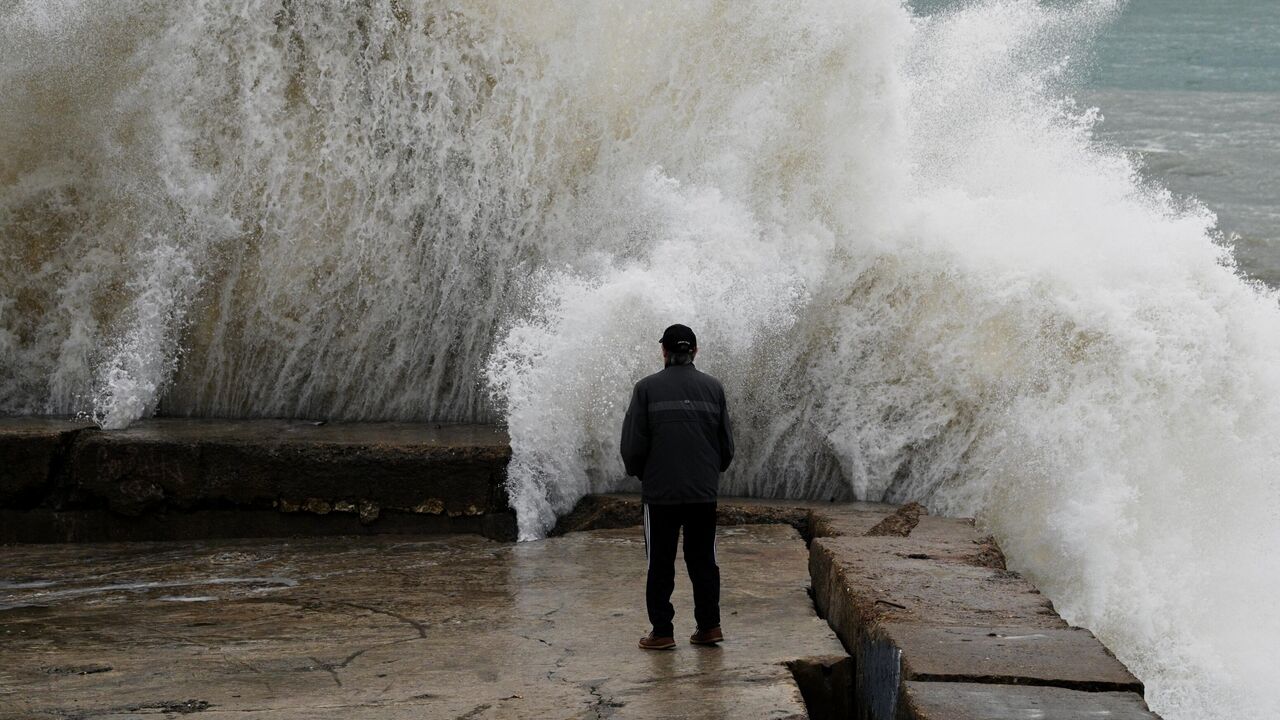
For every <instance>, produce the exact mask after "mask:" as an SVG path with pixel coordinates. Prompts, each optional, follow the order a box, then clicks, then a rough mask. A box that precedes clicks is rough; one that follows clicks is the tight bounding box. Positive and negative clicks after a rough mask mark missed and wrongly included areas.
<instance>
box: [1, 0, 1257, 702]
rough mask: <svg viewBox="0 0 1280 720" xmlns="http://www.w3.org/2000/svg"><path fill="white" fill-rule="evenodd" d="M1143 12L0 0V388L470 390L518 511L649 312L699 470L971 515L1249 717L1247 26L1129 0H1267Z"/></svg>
mask: <svg viewBox="0 0 1280 720" xmlns="http://www.w3.org/2000/svg"><path fill="white" fill-rule="evenodd" d="M1153 5H1159V3H1153V4H1147V8H1150V7H1152V6H1153ZM1143 6H1144V3H1143V0H1134V2H1133V3H1131V4H1129V5H1126V4H1124V3H1121V2H1118V1H1115V0H1079V1H1075V2H1066V1H1060V2H1052V3H1048V2H1046V3H1039V2H1035V1H1034V0H986V1H976V2H974V1H971V2H965V3H961V4H948V5H945V6H944V5H940V4H934V5H932V6H929V7H924V6H922V5H921V6H915V7H908V6H904V5H903V4H901V3H899V2H897V0H804V1H803V2H777V1H776V0H740V1H735V2H725V1H723V0H701V1H694V2H689V1H683V2H658V1H655V2H652V3H643V4H641V3H634V2H625V1H622V0H619V1H616V2H614V1H606V0H581V1H580V2H556V3H551V2H547V3H490V2H481V1H479V0H434V1H428V0H395V1H394V2H388V3H362V2H361V3H354V2H353V3H305V2H279V1H278V0H274V1H273V0H248V1H246V2H241V3H235V4H229V3H225V2H220V1H215V0H181V1H180V2H170V1H162V0H140V1H139V2H135V3H128V4H125V5H121V4H120V3H117V2H112V1H110V0H8V1H7V2H0V97H2V98H4V102H2V103H0V252H2V253H3V263H2V264H0V412H4V413H6V414H14V413H17V414H24V413H49V412H57V413H65V412H81V413H85V414H88V415H91V416H93V417H94V418H96V419H97V420H98V421H99V422H100V423H101V424H102V426H103V427H105V428H119V427H125V426H127V425H128V424H129V423H131V422H133V421H135V420H137V419H138V418H141V417H146V416H148V415H150V414H152V413H157V412H159V413H163V414H169V415H219V416H246V417H253V416H279V415H285V416H293V417H316V418H330V419H352V420H361V419H362V420H379V419H419V420H426V419H431V420H467V421H486V422H490V421H498V422H505V423H506V424H507V425H508V427H509V429H510V432H511V437H512V444H513V451H514V456H513V460H512V465H511V468H510V490H511V496H512V502H513V505H514V506H515V508H516V510H517V512H518V515H519V522H520V528H521V534H522V536H523V537H524V538H525V539H536V538H538V537H540V536H541V535H542V534H543V533H545V531H546V530H547V528H548V527H549V526H550V524H551V523H552V522H553V521H554V518H555V516H556V514H557V513H561V512H564V511H566V510H567V509H568V508H570V507H571V506H572V505H573V503H574V502H575V501H576V500H577V499H578V498H580V497H581V496H582V495H583V494H584V493H587V492H591V491H600V490H610V489H618V488H626V487H634V486H633V485H629V484H628V483H627V481H624V480H622V479H621V464H620V461H619V459H618V457H617V446H616V443H617V433H618V428H619V424H620V421H621V416H622V413H623V411H624V409H625V408H624V405H625V402H626V399H627V396H628V395H627V393H628V390H629V388H630V385H631V383H632V382H634V381H635V380H636V379H637V378H638V377H640V376H642V375H643V374H645V373H648V372H651V371H652V370H654V369H655V365H656V364H657V363H656V358H655V354H656V353H655V345H656V338H657V334H658V333H659V332H660V330H661V328H662V327H664V326H665V325H667V324H669V323H670V322H673V321H681V322H685V323H687V324H690V325H692V326H693V327H695V328H696V329H697V330H698V331H699V337H700V339H701V341H702V345H703V351H702V355H701V357H700V360H699V364H700V366H702V367H704V369H706V370H708V371H710V372H712V373H714V374H716V375H718V376H720V377H721V378H722V379H723V380H724V381H725V385H726V389H727V392H728V394H729V398H730V403H731V407H732V408H734V414H735V421H736V425H737V429H738V433H739V443H740V447H742V448H743V453H742V456H741V457H740V458H739V459H738V461H737V462H736V463H735V465H734V467H733V468H732V469H731V471H730V472H729V473H728V474H727V475H726V476H725V478H724V481H723V489H724V490H725V491H726V492H729V493H749V494H756V495H764V496H779V497H781V496H790V497H818V498H829V497H834V498H866V499H872V500H888V501H905V500H908V499H916V500H920V501H922V502H925V503H926V504H927V505H929V507H930V508H931V509H933V510H934V511H937V512H945V513H952V514H963V515H974V516H976V517H977V518H978V519H979V520H980V521H981V522H982V523H983V524H984V525H985V526H987V527H989V528H990V529H991V531H992V532H994V533H995V534H996V535H997V536H998V537H999V539H1000V541H1001V544H1002V546H1003V547H1004V548H1005V549H1006V551H1007V554H1008V556H1009V558H1010V561H1011V563H1012V564H1013V566H1014V567H1015V568H1016V569H1018V570H1020V571H1023V572H1025V573H1027V574H1028V575H1029V576H1030V577H1032V578H1033V579H1034V581H1035V582H1036V583H1037V584H1038V585H1039V586H1040V587H1042V588H1043V589H1044V590H1045V591H1046V592H1047V593H1048V594H1049V596H1050V597H1051V598H1052V599H1053V600H1054V602H1055V604H1056V605H1057V607H1058V608H1059V609H1060V610H1061V611H1062V613H1063V614H1064V616H1065V617H1067V619H1069V620H1070V621H1072V622H1074V623H1077V624H1079V625H1083V626H1085V627H1089V628H1091V629H1092V630H1094V631H1095V632H1096V633H1097V634H1098V635H1099V636H1100V637H1102V638H1103V639H1104V640H1105V641H1106V642H1107V644H1108V645H1109V646H1110V647H1112V648H1113V649H1114V650H1115V651H1116V653H1117V655H1118V656H1119V657H1120V658H1121V659H1122V660H1123V661H1124V662H1126V663H1127V664H1128V665H1129V666H1130V667H1131V668H1133V670H1134V672H1135V673H1136V674H1137V675H1138V676H1139V677H1140V678H1142V680H1143V681H1144V682H1145V683H1146V686H1147V688H1148V697H1149V700H1150V702H1151V704H1152V706H1153V707H1154V708H1155V709H1156V710H1157V711H1158V712H1160V713H1162V714H1163V715H1164V716H1165V717H1166V718H1170V719H1171V720H1192V719H1195V720H1201V719H1205V718H1224V719H1225V718H1273V717H1277V716H1280V687H1277V685H1276V683H1275V682H1274V672H1275V668H1276V667H1277V666H1278V665H1280V655H1278V654H1277V650H1276V648H1277V646H1278V645H1280V600H1278V598H1280V574H1277V572H1276V570H1277V565H1276V561H1275V558H1276V557H1277V556H1280V483H1277V481H1276V478H1277V477H1278V476H1280V442H1278V440H1280V363H1277V361H1276V360H1277V358H1280V308H1278V307H1277V295H1276V294H1275V292H1274V291H1272V290H1270V289H1268V287H1267V286H1266V284H1265V283H1260V282H1257V281H1255V280H1252V279H1250V278H1263V279H1268V278H1270V277H1272V276H1271V275H1268V273H1274V263H1273V262H1271V261H1269V258H1274V254H1273V253H1271V252H1270V247H1271V243H1272V239H1273V238H1275V236H1276V233H1275V230H1274V224H1268V223H1267V221H1266V218H1267V217H1273V210H1270V209H1268V205H1267V203H1268V202H1269V200H1268V198H1271V199H1274V194H1273V193H1269V192H1268V191H1267V189H1266V188H1267V185H1266V183H1268V182H1272V181H1274V174H1270V173H1268V172H1267V171H1266V170H1265V168H1264V166H1265V165H1266V164H1267V153H1268V152H1274V145H1273V144H1271V143H1270V142H1269V141H1267V140H1266V138H1268V137H1270V135H1269V134H1268V133H1272V132H1274V128H1273V127H1271V124H1270V123H1269V121H1268V118H1269V117H1272V116H1273V115H1272V114H1271V113H1270V111H1269V110H1268V107H1269V106H1268V105H1267V103H1268V102H1270V98H1271V97H1272V95H1271V94H1272V93H1274V91H1275V88H1274V87H1272V86H1269V85H1267V83H1269V82H1271V81H1269V80H1266V79H1265V77H1266V72H1265V71H1263V70H1258V71H1257V73H1253V69H1255V65H1259V66H1268V67H1269V65H1267V63H1268V62H1269V61H1267V60H1266V58H1267V57H1272V56H1269V55H1268V54H1267V53H1268V51H1269V49H1270V48H1272V47H1273V46H1272V45H1268V41H1266V40H1265V36H1264V39H1263V40H1257V39H1256V38H1255V39H1254V40H1250V41H1249V42H1252V43H1254V44H1253V45H1248V44H1247V43H1246V45H1245V47H1247V48H1253V50H1248V51H1242V53H1241V54H1243V55H1247V56H1248V58H1247V59H1245V58H1242V57H1241V54H1237V55H1233V54H1232V53H1231V52H1230V51H1228V50H1227V49H1225V48H1226V47H1228V46H1230V43H1231V42H1235V41H1234V40H1230V41H1223V40H1218V41H1212V40H1203V41H1201V40H1200V38H1201V35H1200V34H1199V33H1198V32H1197V31H1193V30H1188V29H1186V27H1182V26H1177V24H1176V23H1175V24H1174V25H1175V26H1176V27H1174V29H1173V30H1169V29H1166V30H1163V31H1156V30H1150V31H1148V30H1147V29H1144V28H1148V29H1149V28H1152V27H1155V26H1160V25H1161V23H1164V22H1165V21H1166V20H1168V18H1171V17H1173V16H1175V15H1177V14H1178V13H1177V12H1175V11H1176V10H1178V9H1179V8H1181V10H1182V11H1185V12H1186V13H1187V17H1188V18H1189V20H1188V22H1189V23H1190V24H1191V25H1197V24H1199V25H1202V26H1211V27H1215V28H1219V29H1220V30H1222V32H1224V33H1227V34H1228V35H1230V33H1231V32H1232V29H1233V28H1234V30H1235V31H1239V32H1243V34H1244V35H1245V36H1248V37H1255V36H1254V35H1253V33H1255V31H1260V30H1265V28H1266V27H1268V25H1267V13H1268V11H1269V10H1270V8H1271V5H1270V4H1267V3H1256V2H1255V3H1254V4H1244V3H1241V4H1240V5H1239V7H1241V8H1252V9H1253V10H1252V12H1254V15H1249V16H1248V18H1251V19H1249V20H1248V22H1247V23H1246V22H1244V21H1241V23H1239V24H1236V25H1233V24H1232V22H1231V21H1230V20H1228V19H1224V18H1226V17H1227V16H1232V15H1234V14H1235V13H1234V12H1232V11H1228V10H1221V11H1218V12H1217V13H1216V14H1214V13H1208V16H1206V17H1201V15H1206V13H1200V12H1199V11H1197V10H1196V8H1197V7H1198V6H1196V5H1192V4H1190V3H1186V4H1182V5H1178V6H1176V7H1175V6H1172V5H1170V6H1169V8H1170V9H1168V10H1167V11H1166V12H1161V11H1159V10H1158V9H1157V10H1149V9H1144V7H1143ZM1205 7H1213V8H1227V7H1236V5H1234V4H1232V3H1217V4H1214V3H1205ZM1188 8H1189V9H1188ZM1152 13H1154V14H1152ZM1246 15H1247V14H1246V13H1244V11H1243V10H1242V11H1241V17H1245V16H1246ZM1143 18H1146V20H1145V21H1144V20H1143ZM1197 18H1199V19H1197ZM1144 22H1145V23H1146V24H1144ZM1153 23H1154V25H1153ZM1271 27H1274V25H1272V26H1271ZM1224 28H1225V29H1224ZM1161 32H1163V33H1165V34H1166V37H1164V38H1163V39H1162V38H1160V37H1156V36H1159V35H1160V33H1161ZM1144 33H1147V34H1146V35H1144ZM1170 33H1172V34H1170ZM1178 33H1182V35H1178ZM1210 34H1212V33H1210ZM1233 37H1234V36H1233ZM1126 38H1128V39H1126ZM1188 38H1195V39H1196V40H1197V42H1200V43H1201V44H1200V45H1198V46H1196V47H1200V48H1201V50H1200V51H1198V52H1197V53H1193V55H1192V57H1194V58H1200V60H1199V61H1198V64H1196V65H1195V67H1196V68H1198V69H1197V70H1196V72H1194V73H1192V74H1191V75H1187V74H1186V73H1185V72H1183V74H1182V75H1181V77H1183V78H1184V79H1183V80H1177V79H1176V78H1175V76H1177V75H1178V73H1177V72H1175V70H1176V68H1174V67H1173V65H1174V63H1173V61H1172V60H1167V59H1166V60H1162V61H1153V60H1152V58H1153V54H1154V53H1156V50H1158V49H1160V48H1164V49H1165V50H1166V51H1167V52H1169V53H1173V54H1174V55H1173V57H1178V56H1177V53H1179V52H1183V51H1185V50H1187V48H1189V47H1191V46H1190V45H1188V43H1189V42H1191V41H1190V40H1189V39H1188ZM1241 42H1243V41H1241ZM1142 43H1147V44H1148V45H1147V47H1148V49H1147V50H1142V49H1141V48H1142V47H1143V45H1142ZM1224 43H1226V44H1224ZM1165 57H1166V58H1167V57H1170V56H1168V55H1166V56H1165ZM1224 58H1225V59H1224ZM1232 63H1236V65H1232ZM1142 67H1148V71H1146V74H1145V75H1144V72H1143V71H1142V70H1141V68H1142ZM1233 67H1234V68H1236V69H1235V70H1233V69H1232V68H1233ZM1240 68H1247V69H1249V72H1244V71H1242V70H1240ZM1184 70H1185V69H1184ZM1161 73H1164V74H1161ZM1214 73H1221V74H1223V76H1231V77H1235V76H1236V75H1249V77H1252V78H1253V79H1251V80H1249V81H1248V82H1245V80H1243V79H1241V80H1239V82H1240V83H1241V84H1239V85H1235V84H1230V83H1222V84H1214V83H1208V84H1207V85H1206V84H1205V83H1206V82H1207V80H1208V79H1212V77H1214V76H1215V75H1214ZM1187 77H1190V78H1191V79H1190V80H1187V79H1186V78H1187ZM1171 78H1173V79H1171ZM1259 78H1262V79H1259ZM1232 82H1236V81H1234V80H1233V81H1232ZM1189 83H1190V84H1189ZM1196 83H1200V84H1196ZM1250 83H1252V84H1250ZM1196 118H1203V119H1204V120H1203V122H1204V123H1206V124H1207V126H1205V127H1202V126H1201V125H1200V122H1201V121H1199V120H1196ZM1224 118H1226V119H1225V120H1224ZM1223 123H1226V124H1223ZM1249 138H1254V140H1249ZM1259 138H1260V139H1261V140H1258V139H1259ZM1250 143H1253V144H1250ZM1224 148H1230V152H1227V151H1226V150H1224ZM1249 178H1252V179H1249ZM1237 190H1242V191H1241V192H1237ZM1237 236H1238V237H1237ZM1236 248H1239V252H1236V251H1235V249H1236ZM1269 262H1271V264H1269Z"/></svg>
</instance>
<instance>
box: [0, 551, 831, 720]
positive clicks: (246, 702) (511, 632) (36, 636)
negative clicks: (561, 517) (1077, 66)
mask: <svg viewBox="0 0 1280 720" xmlns="http://www.w3.org/2000/svg"><path fill="white" fill-rule="evenodd" d="M721 532H722V534H721V537H720V540H719V551H720V562H721V565H722V569H723V574H724V578H725V590H724V618H725V630H726V633H727V634H728V636H729V638H730V640H729V642H728V643H726V644H725V645H724V646H723V647H721V648H696V647H693V646H691V645H688V644H687V642H684V640H685V637H683V636H682V637H680V638H678V639H679V640H681V645H680V647H679V648H678V650H677V651H675V652H668V653H645V652H643V651H640V650H638V649H636V647H635V642H636V639H637V638H638V637H639V636H640V635H641V634H643V632H645V631H646V630H647V627H646V621H645V615H644V607H643V585H644V568H645V560H644V545H643V538H642V537H641V535H640V532H639V530H638V529H624V530H602V531H594V532H586V533H573V534H570V535H568V536H565V537H561V538H554V539H550V540H546V541H542V542H537V543H524V544H519V545H511V544H502V543H496V542H492V541H489V540H486V539H484V538H480V537H477V536H472V535H456V536H432V537H420V538H410V539H406V538H402V537H401V538H392V537H385V536H384V537H360V538H323V539H305V540H289V541H282V540H276V541H261V540H254V541H234V540H232V541H217V542H184V543H130V544H95V545H59V546H13V547H7V548H3V550H0V717H2V718H18V717H22V718H29V717H47V718H66V717H82V718H89V717H93V718H99V717H132V716H136V715H138V714H142V713H161V712H167V713H192V712H199V713H200V716H201V717H213V716H218V715H226V716H228V717H230V714H231V713H233V712H234V713H235V714H236V717H282V718H283V717H297V718H361V717H378V718H399V717H405V718H409V717H413V718H437V717H438V718H456V717H468V718H518V717H524V718H530V717H539V718H543V717H545V718H577V717H582V718H596V717H617V718H622V717H652V716H661V715H675V716H680V717H698V718H720V717H788V716H792V715H796V714H802V713H803V706H802V703H801V701H800V698H799V696H798V694H797V692H796V686H795V684H794V681H793V680H792V679H791V675H790V672H789V671H788V670H787V669H786V667H784V665H783V663H784V662H786V661H788V660H792V659H795V658H798V657H803V656H811V655H824V654H837V653H840V652H841V651H842V650H841V647H840V644H839V642H838V641H837V640H836V639H835V638H834V636H833V634H832V632H831V631H830V629H829V628H828V627H827V625H826V623H825V622H824V621H822V620H820V619H819V618H817V617H816V616H815V615H814V613H813V609H812V604H811V602H810V600H809V597H808V595H807V593H806V587H807V585H808V582H809V576H808V571H807V566H806V558H807V555H806V552H805V548H804V545H803V543H802V542H801V541H800V539H799V537H798V535H797V534H796V533H795V531H794V530H792V529H791V528H790V527H786V526H751V527H740V528H724V529H722V531H721ZM675 603H676V607H677V613H678V615H677V618H676V622H677V628H678V632H679V633H680V634H682V635H684V636H687V634H688V633H689V632H692V630H693V627H692V625H693V622H692V605H691V603H692V600H691V598H690V593H689V588H688V583H687V580H682V581H680V582H679V583H678V584H677V591H676V599H675ZM68 668H70V669H72V670H70V671H69V670H68ZM74 668H82V669H83V668H91V669H92V672H83V673H82V672H79V671H76V670H74ZM246 713H248V715H246Z"/></svg>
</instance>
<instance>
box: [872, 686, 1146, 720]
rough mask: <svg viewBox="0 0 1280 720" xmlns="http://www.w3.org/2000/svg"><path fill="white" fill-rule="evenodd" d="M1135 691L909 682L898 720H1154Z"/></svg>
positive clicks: (903, 696) (903, 695)
mask: <svg viewBox="0 0 1280 720" xmlns="http://www.w3.org/2000/svg"><path fill="white" fill-rule="evenodd" d="M1153 717H1155V716H1154V715H1152V714H1151V711H1150V710H1148V709H1147V704H1146V703H1144V702H1143V701H1142V697H1141V696H1139V695H1135V694H1134V693H1131V692H1081V691H1079V690H1064V689H1062V688H1055V687H1020V686H1014V685H990V684H979V683H945V682H908V683H906V684H905V685H904V687H903V693H902V702H901V703H900V705H899V710H898V715H897V717H896V718H894V720H1026V718H1036V719H1037V720H1080V718H1108V720H1151V718H1153Z"/></svg>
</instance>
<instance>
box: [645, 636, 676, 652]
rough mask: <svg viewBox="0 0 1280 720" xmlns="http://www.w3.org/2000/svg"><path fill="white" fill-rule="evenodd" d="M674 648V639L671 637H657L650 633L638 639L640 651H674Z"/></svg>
mask: <svg viewBox="0 0 1280 720" xmlns="http://www.w3.org/2000/svg"><path fill="white" fill-rule="evenodd" d="M675 647H676V639H675V638H673V637H658V636H657V635H654V634H653V633H652V632H651V633H649V634H648V635H645V636H644V637H642V638H640V649H641V650H674V649H675Z"/></svg>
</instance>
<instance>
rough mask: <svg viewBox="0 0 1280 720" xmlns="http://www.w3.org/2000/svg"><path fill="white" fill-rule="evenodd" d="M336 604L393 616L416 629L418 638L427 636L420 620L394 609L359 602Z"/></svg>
mask: <svg viewBox="0 0 1280 720" xmlns="http://www.w3.org/2000/svg"><path fill="white" fill-rule="evenodd" d="M336 604H337V605H345V606H347V607H353V608H357V609H359V610H367V611H368V612H371V613H375V614H377V615H386V616H387V617H390V618H395V619H396V620H399V621H400V622H402V623H404V624H406V625H409V626H411V627H412V628H413V629H414V630H416V631H417V632H418V637H420V638H426V637H427V626H426V625H423V624H422V623H421V622H419V621H417V620H414V619H413V618H411V617H407V616H405V615H401V614H400V613H398V612H395V611H394V610H384V609H383V608H378V607H373V606H371V605H361V604H359V603H353V602H340V603H336Z"/></svg>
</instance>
